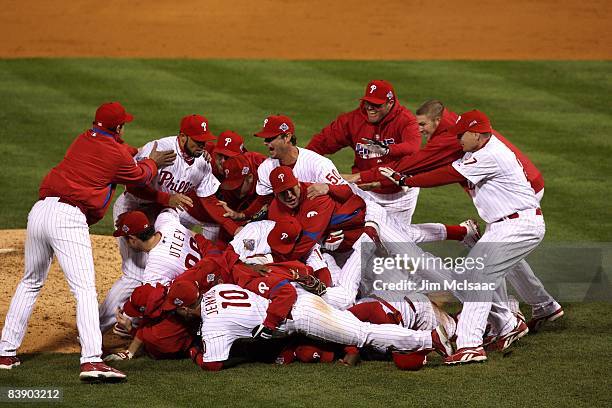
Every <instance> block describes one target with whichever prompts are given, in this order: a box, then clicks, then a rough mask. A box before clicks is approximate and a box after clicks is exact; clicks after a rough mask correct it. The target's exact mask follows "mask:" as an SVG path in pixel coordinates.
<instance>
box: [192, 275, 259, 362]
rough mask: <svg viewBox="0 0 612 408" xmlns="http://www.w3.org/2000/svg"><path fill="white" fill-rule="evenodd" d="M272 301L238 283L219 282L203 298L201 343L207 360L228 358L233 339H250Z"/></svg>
mask: <svg viewBox="0 0 612 408" xmlns="http://www.w3.org/2000/svg"><path fill="white" fill-rule="evenodd" d="M269 304H270V301H269V300H268V299H265V298H263V297H261V296H258V295H256V294H255V293H253V292H250V291H248V290H246V289H243V288H241V287H240V286H238V285H229V284H220V285H216V286H214V287H213V288H212V289H210V290H209V291H208V292H206V294H205V295H204V297H203V298H202V306H201V307H202V310H201V314H202V328H201V333H202V345H203V351H204V361H205V362H215V361H225V360H227V359H228V357H229V354H230V349H231V347H232V344H234V341H236V340H238V339H241V338H250V337H251V331H252V330H253V328H254V327H255V326H257V325H259V324H261V323H262V322H263V321H264V319H265V317H266V311H267V309H268V305H269Z"/></svg>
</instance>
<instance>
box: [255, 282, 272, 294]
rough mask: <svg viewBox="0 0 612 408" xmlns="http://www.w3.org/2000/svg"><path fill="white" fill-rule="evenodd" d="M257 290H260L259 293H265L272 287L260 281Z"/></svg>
mask: <svg viewBox="0 0 612 408" xmlns="http://www.w3.org/2000/svg"><path fill="white" fill-rule="evenodd" d="M257 290H259V293H261V294H264V293H266V291H268V290H270V288H269V287H268V285H266V283H265V282H259V285H258V286H257Z"/></svg>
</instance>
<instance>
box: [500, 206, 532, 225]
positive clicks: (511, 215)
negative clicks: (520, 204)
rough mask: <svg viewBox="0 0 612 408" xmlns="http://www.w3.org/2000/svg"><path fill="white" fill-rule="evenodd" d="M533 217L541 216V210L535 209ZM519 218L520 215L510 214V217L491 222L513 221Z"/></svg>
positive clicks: (516, 213)
mask: <svg viewBox="0 0 612 408" xmlns="http://www.w3.org/2000/svg"><path fill="white" fill-rule="evenodd" d="M525 211H529V210H525ZM521 212H523V211H521ZM535 215H542V210H541V209H540V208H536V209H535ZM519 217H520V214H519V213H518V212H515V213H514V214H510V215H507V216H505V217H501V218H500V219H499V220H497V221H493V222H500V221H506V220H513V219H515V218H519Z"/></svg>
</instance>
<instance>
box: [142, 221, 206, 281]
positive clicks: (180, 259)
mask: <svg viewBox="0 0 612 408" xmlns="http://www.w3.org/2000/svg"><path fill="white" fill-rule="evenodd" d="M155 230H156V231H157V232H159V233H161V235H162V236H161V240H160V241H159V243H158V244H157V245H156V246H155V247H154V248H153V249H152V250H151V251H150V252H149V259H148V260H147V266H146V267H145V271H144V277H143V281H144V283H151V284H153V285H155V283H161V284H164V285H167V284H169V283H170V282H171V281H172V280H174V279H175V278H176V277H177V276H179V275H180V274H182V273H183V272H185V270H187V269H188V268H191V267H192V266H194V265H195V264H196V263H198V261H199V260H200V253H199V251H198V246H197V244H196V240H195V238H194V236H195V233H194V232H193V231H191V230H189V229H187V228H185V227H184V226H183V225H181V223H180V222H179V219H178V216H177V215H176V214H175V211H174V210H166V211H163V212H162V213H161V214H159V216H158V217H157V221H155Z"/></svg>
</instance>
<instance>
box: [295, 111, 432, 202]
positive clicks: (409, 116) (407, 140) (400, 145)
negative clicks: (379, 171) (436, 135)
mask: <svg viewBox="0 0 612 408" xmlns="http://www.w3.org/2000/svg"><path fill="white" fill-rule="evenodd" d="M362 138H366V139H372V140H379V141H381V142H382V143H383V144H385V145H387V146H388V147H389V153H387V154H386V155H385V156H380V155H377V154H374V153H372V152H370V151H369V150H368V148H367V146H366V144H365V143H364V141H363V140H362ZM347 146H350V147H351V148H352V149H353V150H354V151H355V161H354V163H353V168H352V171H353V173H357V172H360V171H364V170H368V169H371V168H374V167H377V166H386V165H389V164H390V163H393V162H394V161H396V160H398V159H400V158H401V157H404V156H406V155H411V154H413V153H415V152H416V151H418V150H419V147H420V146H421V135H420V133H419V128H418V124H417V121H416V117H415V116H414V114H413V113H412V112H411V111H410V110H408V109H407V108H405V107H403V106H402V105H400V104H399V101H396V102H395V104H394V105H393V108H391V110H390V111H389V113H388V114H387V115H386V116H385V117H384V118H383V119H382V120H381V121H380V122H378V123H370V122H368V119H367V115H366V113H365V109H364V107H363V102H362V103H361V105H360V106H359V108H357V109H355V110H354V111H351V112H347V113H344V114H342V115H340V116H338V118H337V119H336V120H334V121H333V122H332V123H331V124H329V125H328V126H327V127H325V128H324V129H323V130H321V132H320V133H318V134H316V135H315V136H314V137H313V138H312V140H311V141H310V143H308V146H306V148H307V149H310V150H313V151H315V152H317V153H319V154H322V155H325V154H332V153H335V152H337V151H338V150H340V149H342V148H343V147H347ZM397 191H399V188H398V187H397V186H389V187H387V188H385V189H382V190H380V191H378V192H381V193H395V192H397Z"/></svg>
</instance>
